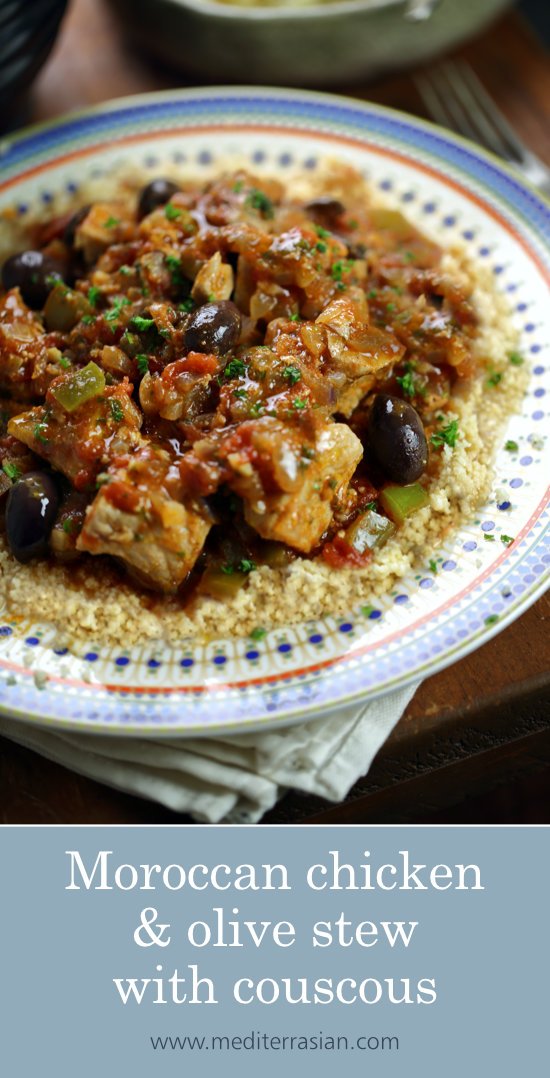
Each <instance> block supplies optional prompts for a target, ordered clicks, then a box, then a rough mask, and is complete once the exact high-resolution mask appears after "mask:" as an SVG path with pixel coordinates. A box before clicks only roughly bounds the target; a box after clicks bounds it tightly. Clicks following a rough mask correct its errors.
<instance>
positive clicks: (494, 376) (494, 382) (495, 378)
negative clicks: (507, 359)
mask: <svg viewBox="0 0 550 1078" xmlns="http://www.w3.org/2000/svg"><path fill="white" fill-rule="evenodd" d="M502 377H503V375H502V371H493V372H492V373H491V374H490V375H489V377H488V378H487V381H486V385H488V386H498V384H499V382H502Z"/></svg>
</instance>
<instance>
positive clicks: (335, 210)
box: [306, 195, 346, 225]
mask: <svg viewBox="0 0 550 1078" xmlns="http://www.w3.org/2000/svg"><path fill="white" fill-rule="evenodd" d="M306 211H307V212H308V213H309V215H310V217H313V218H315V220H316V221H319V222H320V224H322V225H323V224H327V225H335V224H336V222H337V220H338V218H339V217H341V216H342V214H343V213H345V212H346V207H345V206H344V204H343V203H342V202H340V199H339V198H331V196H330V195H321V196H320V197H319V198H314V199H313V200H312V201H311V202H308V203H307V206H306Z"/></svg>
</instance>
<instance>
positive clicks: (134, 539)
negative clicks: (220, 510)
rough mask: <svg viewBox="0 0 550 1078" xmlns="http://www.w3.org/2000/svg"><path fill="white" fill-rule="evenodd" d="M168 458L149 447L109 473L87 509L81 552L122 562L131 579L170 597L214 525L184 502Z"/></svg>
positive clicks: (194, 506) (197, 507)
mask: <svg viewBox="0 0 550 1078" xmlns="http://www.w3.org/2000/svg"><path fill="white" fill-rule="evenodd" d="M184 497H185V494H184V490H183V485H182V482H181V478H180V475H179V471H178V469H177V467H175V466H174V464H173V461H172V458H171V456H170V454H169V453H167V452H166V451H165V450H163V449H160V448H159V447H156V446H153V445H150V444H147V445H144V446H143V447H142V449H140V450H139V451H138V452H137V453H135V454H134V455H133V456H131V457H128V458H127V459H126V462H125V463H124V465H123V466H114V467H112V468H111V469H109V472H108V476H107V479H106V482H105V483H104V484H103V485H102V486H101V488H100V490H99V493H98V494H97V495H96V497H95V499H94V501H93V502H92V504H91V505H90V506H89V508H88V510H87V513H86V519H85V522H84V527H83V529H82V531H81V532H80V535H79V536H78V539H77V542H76V546H77V549H78V550H83V551H87V552H88V553H90V554H111V555H113V556H114V557H117V558H121V559H122V561H123V562H124V563H125V565H126V566H127V567H128V568H129V570H130V571H131V573H132V575H133V576H135V577H136V578H137V579H138V580H140V581H141V582H142V583H144V584H146V585H147V586H148V587H151V588H154V589H155V590H158V591H161V592H164V593H165V594H172V593H174V592H176V591H177V589H178V587H179V586H180V584H181V583H182V582H183V581H184V580H185V578H186V576H187V575H188V573H189V572H190V571H191V569H192V568H193V566H194V564H195V562H196V560H197V558H198V556H199V554H200V552H201V550H202V548H203V546H204V543H205V540H206V537H207V535H208V532H209V531H210V528H211V525H212V521H211V520H210V518H209V516H208V514H207V512H206V510H204V509H203V508H202V507H201V506H200V505H199V503H194V502H192V501H191V500H189V501H188V502H184Z"/></svg>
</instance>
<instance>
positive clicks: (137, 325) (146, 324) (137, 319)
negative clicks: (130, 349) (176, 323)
mask: <svg viewBox="0 0 550 1078" xmlns="http://www.w3.org/2000/svg"><path fill="white" fill-rule="evenodd" d="M154 324H155V319H154V318H143V317H142V316H141V315H140V314H135V315H134V317H133V318H132V319H131V321H130V325H131V327H132V329H137V331H138V333H145V332H146V331H147V330H148V329H152V328H153V326H154Z"/></svg>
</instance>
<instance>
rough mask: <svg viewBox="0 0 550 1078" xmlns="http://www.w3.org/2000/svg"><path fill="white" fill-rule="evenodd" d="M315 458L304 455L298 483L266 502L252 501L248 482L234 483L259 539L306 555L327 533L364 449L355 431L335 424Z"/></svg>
mask: <svg viewBox="0 0 550 1078" xmlns="http://www.w3.org/2000/svg"><path fill="white" fill-rule="evenodd" d="M260 451H261V450H260ZM283 453H285V454H287V453H288V448H286V449H285V448H284V447H283ZM313 454H314V455H313V457H311V458H307V457H306V458H304V457H303V456H300V458H299V472H298V477H297V480H298V481H297V482H296V485H295V488H294V489H293V490H291V491H288V492H284V491H283V492H281V493H278V494H271V493H265V494H264V497H263V498H260V499H258V500H255V501H248V500H247V496H246V495H247V482H246V478H244V477H239V478H238V479H236V480H235V481H234V482H233V484H232V485H233V488H234V490H236V491H237V493H240V494H241V497H242V498H243V499H244V515H245V519H246V521H247V523H248V524H250V526H251V527H252V528H254V529H255V531H257V532H258V534H259V535H261V536H262V537H263V538H264V539H274V540H276V541H277V542H279V543H286V544H287V546H291V547H294V549H295V550H301V551H303V553H304V554H309V552H310V551H311V550H312V549H313V547H314V546H316V544H317V543H318V542H319V540H320V538H321V536H322V535H323V533H324V532H325V531H326V530H327V528H328V526H329V524H330V522H331V520H332V516H333V512H334V509H335V507H336V505H337V504H338V502H339V501H340V500H341V498H342V497H343V495H344V494H345V492H346V490H347V487H348V484H349V481H350V479H351V477H352V475H353V473H354V471H355V469H356V467H357V465H358V463H359V461H360V460H361V457H362V456H363V447H362V445H361V442H360V441H359V439H358V438H357V437H356V436H355V434H353V432H352V431H351V430H350V429H349V427H346V426H345V425H344V424H340V423H329V424H327V425H326V426H325V427H324V428H322V429H321V430H320V431H319V433H318V435H317V439H316V442H315V447H314V449H313ZM304 464H305V465H306V466H305V467H304Z"/></svg>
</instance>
